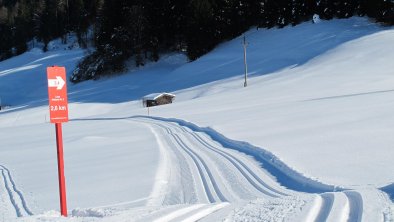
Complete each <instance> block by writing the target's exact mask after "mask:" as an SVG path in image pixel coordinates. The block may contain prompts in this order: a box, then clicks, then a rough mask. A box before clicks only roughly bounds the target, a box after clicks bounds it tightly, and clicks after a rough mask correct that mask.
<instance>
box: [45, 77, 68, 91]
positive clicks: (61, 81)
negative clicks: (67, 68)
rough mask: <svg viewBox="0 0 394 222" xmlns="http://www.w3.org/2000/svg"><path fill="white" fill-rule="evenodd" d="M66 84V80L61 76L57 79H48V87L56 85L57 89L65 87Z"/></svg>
mask: <svg viewBox="0 0 394 222" xmlns="http://www.w3.org/2000/svg"><path fill="white" fill-rule="evenodd" d="M65 84H66V82H65V81H64V79H63V78H62V77H60V76H56V79H48V87H56V89H57V90H61V89H63V86H64V85H65Z"/></svg>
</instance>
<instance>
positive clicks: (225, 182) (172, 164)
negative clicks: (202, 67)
mask: <svg viewBox="0 0 394 222" xmlns="http://www.w3.org/2000/svg"><path fill="white" fill-rule="evenodd" d="M128 121H133V122H140V123H143V124H146V125H147V126H148V127H150V128H151V130H152V132H153V133H154V134H155V136H156V139H157V142H158V144H159V146H161V148H160V151H161V156H162V157H164V158H165V159H163V160H162V161H163V162H165V164H164V165H162V166H165V167H166V170H165V172H163V171H162V175H159V177H160V180H162V181H161V184H162V185H163V186H160V188H158V189H161V190H160V191H158V190H156V193H160V194H162V195H161V196H160V195H156V196H155V197H154V198H153V199H152V201H151V204H152V205H156V204H157V205H184V204H186V205H191V206H188V207H184V208H181V209H179V208H176V210H174V211H173V212H168V213H167V214H165V215H162V217H158V218H156V220H157V221H195V219H193V216H190V215H194V214H196V213H191V212H195V211H197V213H198V212H209V214H208V213H202V215H204V216H203V217H201V218H200V217H199V218H198V220H200V219H202V218H204V217H207V218H210V217H212V218H215V217H214V214H216V213H219V212H220V211H225V210H226V209H227V212H231V211H232V212H233V213H232V214H234V212H238V213H239V211H241V212H242V208H243V205H245V204H248V203H250V201H253V200H256V199H263V200H267V204H268V205H270V201H272V206H271V207H273V208H274V207H275V206H276V205H275V200H276V199H284V200H289V199H290V200H292V198H301V199H302V200H303V201H301V203H302V204H301V205H300V206H297V207H299V208H300V209H301V213H298V214H295V215H294V218H291V217H292V216H291V215H290V218H287V219H290V220H291V221H293V220H294V221H357V222H358V221H365V219H363V218H364V216H365V217H366V218H375V219H379V220H377V221H384V215H383V214H376V215H364V212H363V205H364V204H365V203H364V201H365V200H364V199H363V195H362V191H360V192H359V191H356V190H348V189H338V190H339V191H335V190H331V191H329V190H327V191H323V192H314V191H315V189H312V188H311V191H310V192H299V191H294V190H291V189H288V188H286V187H285V186H282V185H281V184H279V183H278V182H277V180H276V179H275V178H276V175H271V174H270V173H268V172H267V171H266V170H265V169H264V166H263V167H261V165H260V164H259V163H258V162H257V161H255V160H254V159H253V158H252V157H250V156H247V155H245V154H244V153H241V152H239V151H236V150H233V149H228V148H226V147H223V146H222V145H221V143H220V141H219V142H218V141H215V140H214V139H213V138H212V137H211V136H210V135H209V133H208V134H207V133H204V132H201V131H197V130H195V129H193V128H195V126H187V124H185V123H184V122H182V121H178V122H177V121H176V120H168V119H161V118H150V117H132V118H128ZM222 143H223V142H222ZM300 177H302V176H301V175H300ZM299 181H300V182H299V183H300V186H301V185H302V184H301V183H302V181H305V178H300V180H299ZM316 186H321V184H320V183H318V182H316ZM327 187H328V188H329V187H330V186H328V185H327ZM333 188H334V186H333ZM334 189H335V188H334ZM376 193H379V191H377V192H376ZM174 197H177V198H174ZM377 198H378V197H377ZM193 204H198V205H193ZM201 204H202V205H201ZM223 204H224V205H223ZM207 208H208V209H211V208H213V209H214V210H211V211H209V210H208V211H207ZM291 213H295V212H291ZM224 214H226V213H224ZM185 215H189V216H190V217H185ZM260 216H262V218H261V219H263V215H260ZM278 216H279V215H278ZM282 216H283V215H282ZM285 216H286V217H289V215H285ZM178 217H179V218H178ZM180 218H182V219H180ZM187 218H189V219H187ZM229 218H230V219H232V220H236V217H234V215H232V216H229ZM208 221H209V220H208Z"/></svg>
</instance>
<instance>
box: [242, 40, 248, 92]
mask: <svg viewBox="0 0 394 222" xmlns="http://www.w3.org/2000/svg"><path fill="white" fill-rule="evenodd" d="M243 45H244V64H245V82H244V87H246V86H248V64H247V63H246V46H247V45H248V43H246V37H245V35H244V42H243Z"/></svg>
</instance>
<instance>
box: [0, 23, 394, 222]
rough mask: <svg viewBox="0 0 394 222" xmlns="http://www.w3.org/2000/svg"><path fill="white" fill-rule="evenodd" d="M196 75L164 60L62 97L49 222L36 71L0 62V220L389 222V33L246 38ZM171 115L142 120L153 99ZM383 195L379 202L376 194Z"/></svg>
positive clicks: (50, 148)
mask: <svg viewBox="0 0 394 222" xmlns="http://www.w3.org/2000/svg"><path fill="white" fill-rule="evenodd" d="M245 35H246V39H247V42H248V47H247V61H248V70H249V73H248V74H249V75H248V77H249V78H248V87H246V88H244V87H243V78H244V76H243V75H244V73H243V70H244V66H243V48H242V38H243V36H240V37H239V38H236V39H233V40H231V41H229V42H226V43H223V44H221V45H220V46H219V47H217V48H216V49H215V50H213V51H212V52H211V53H209V54H207V55H205V56H203V57H201V58H200V59H198V60H197V61H194V62H188V61H187V59H186V57H185V56H184V55H182V54H168V55H163V56H162V57H161V59H160V61H159V62H158V63H154V64H153V63H152V64H147V65H146V66H145V67H143V68H140V69H133V68H132V67H130V71H129V72H128V73H126V74H124V75H119V76H117V77H114V78H111V79H102V80H98V81H88V82H83V83H80V84H77V85H72V84H71V83H68V91H69V102H70V105H69V110H70V122H68V123H65V124H63V130H64V132H63V133H64V148H65V167H66V172H65V173H66V182H67V195H68V196H67V198H68V208H69V214H70V217H69V218H60V217H59V213H58V211H59V203H58V202H59V200H58V184H57V168H56V167H57V166H56V146H55V135H54V133H55V130H54V126H53V124H50V123H49V117H48V115H49V114H48V105H47V83H46V73H45V70H46V67H47V66H51V65H61V66H65V67H66V69H67V71H68V75H70V73H71V71H72V69H73V68H74V67H75V65H76V63H77V62H78V61H79V60H80V59H81V58H82V57H83V55H84V52H83V51H82V50H78V49H74V50H63V47H58V49H54V50H51V51H49V52H47V53H42V52H40V51H38V50H32V51H30V52H27V53H25V54H23V55H20V56H18V57H14V58H12V59H9V60H6V61H3V62H1V63H0V98H1V102H2V105H5V106H6V109H3V110H1V111H0V141H1V146H0V147H1V148H0V221H197V220H202V221H247V220H248V221H283V220H284V221H392V220H394V205H393V204H392V200H390V196H391V197H393V196H394V189H393V187H394V174H393V173H392V172H394V165H393V164H392V160H393V155H394V150H393V145H392V144H394V139H393V136H392V134H393V128H394V117H393V115H392V114H391V113H392V110H394V102H393V99H392V97H393V96H394V94H393V93H394V88H393V85H394V75H393V74H392V70H394V63H392V62H391V60H393V59H394V45H393V44H392V42H393V40H394V30H392V29H389V28H384V27H380V26H378V25H376V24H372V23H370V22H369V21H368V20H367V19H365V18H350V19H346V20H333V21H324V22H321V23H318V24H312V23H304V24H301V25H299V26H296V27H285V28H283V29H269V30H265V29H258V30H257V29H255V28H253V29H251V30H250V31H248V32H247V33H245ZM163 91H167V92H171V93H174V94H175V95H176V99H175V102H174V103H173V104H171V105H165V106H158V107H152V108H150V110H149V116H148V110H147V109H146V108H143V107H142V102H141V100H140V99H141V97H143V96H144V95H147V94H150V93H155V92H163ZM383 187H384V188H383Z"/></svg>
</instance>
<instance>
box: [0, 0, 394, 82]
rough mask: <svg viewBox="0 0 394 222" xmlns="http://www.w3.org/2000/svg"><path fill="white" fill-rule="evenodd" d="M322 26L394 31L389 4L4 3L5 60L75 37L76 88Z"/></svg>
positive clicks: (384, 0)
mask: <svg viewBox="0 0 394 222" xmlns="http://www.w3.org/2000/svg"><path fill="white" fill-rule="evenodd" d="M315 14H316V15H319V17H320V18H321V19H325V20H329V19H333V18H340V19H341V18H349V17H352V16H367V17H369V18H370V19H371V20H373V21H375V22H378V23H381V24H382V25H393V24H394V2H393V1H391V0H143V1H142V0H0V60H4V59H7V58H10V57H12V56H16V55H19V54H21V53H23V52H25V51H27V50H29V49H31V48H34V47H36V44H37V42H40V43H43V44H41V45H43V47H42V50H43V51H46V50H47V47H48V43H49V42H50V41H51V40H53V39H56V38H60V39H62V41H63V42H64V43H66V42H67V41H68V38H67V36H68V35H69V34H71V33H73V34H75V36H76V37H77V40H78V44H79V46H80V47H89V48H92V49H94V50H91V51H92V53H90V54H89V55H88V56H86V57H85V58H84V59H83V60H82V61H81V62H80V64H79V66H78V68H77V69H76V70H74V72H73V75H72V76H71V79H70V80H71V81H72V82H79V81H83V80H86V79H95V78H99V77H100V76H102V75H108V74H111V73H115V72H119V71H122V70H123V69H124V68H125V61H126V60H127V59H129V58H134V61H135V65H136V66H143V65H144V64H145V63H146V62H147V61H157V60H158V59H159V56H160V53H162V52H169V51H184V52H185V53H186V54H187V56H188V57H189V59H190V60H195V59H197V58H198V57H200V56H201V55H203V54H205V53H207V52H209V51H210V50H212V49H213V48H214V47H215V46H216V45H217V44H219V43H221V42H223V41H226V40H230V39H232V38H234V37H236V36H239V35H240V34H242V33H243V32H245V31H246V30H247V29H249V28H251V27H256V28H274V27H276V28H282V27H285V26H289V25H290V26H295V25H297V24H299V23H301V22H305V21H310V20H311V19H312V17H313V15H315Z"/></svg>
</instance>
